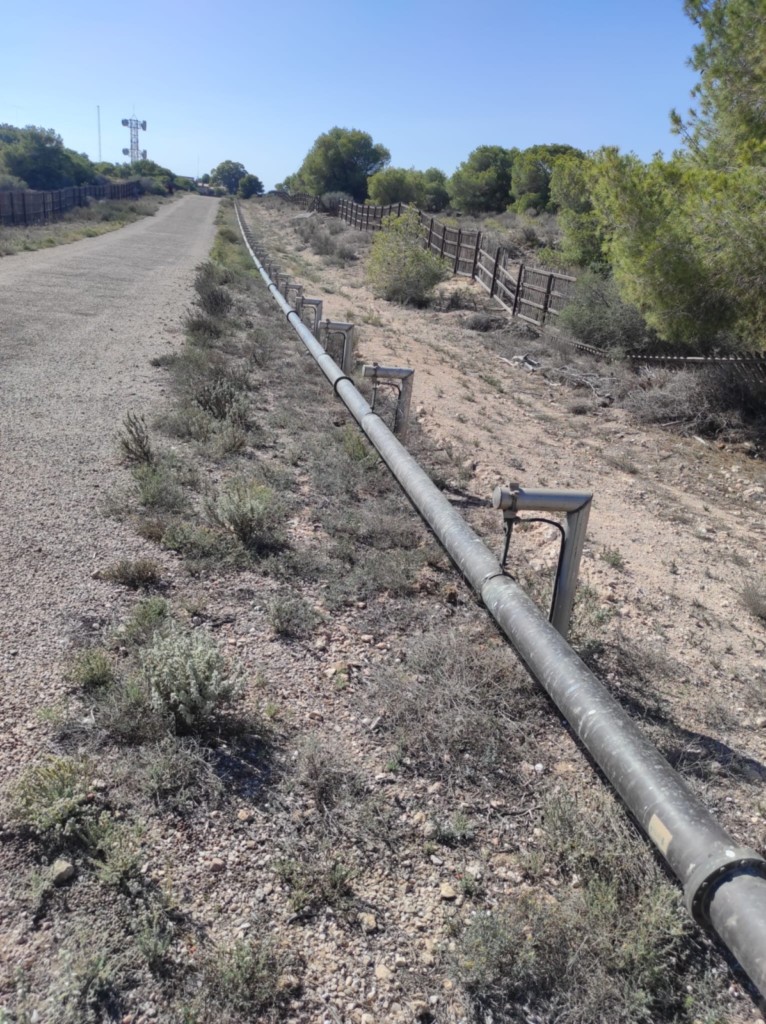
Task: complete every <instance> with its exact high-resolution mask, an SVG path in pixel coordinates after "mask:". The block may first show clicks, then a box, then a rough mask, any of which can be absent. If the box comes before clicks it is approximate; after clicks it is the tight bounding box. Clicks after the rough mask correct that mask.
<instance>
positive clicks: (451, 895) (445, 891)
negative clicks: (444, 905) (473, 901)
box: [439, 882, 457, 900]
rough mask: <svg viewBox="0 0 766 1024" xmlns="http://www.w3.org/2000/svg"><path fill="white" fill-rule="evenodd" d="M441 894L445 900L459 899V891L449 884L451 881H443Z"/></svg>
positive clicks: (440, 887)
mask: <svg viewBox="0 0 766 1024" xmlns="http://www.w3.org/2000/svg"><path fill="white" fill-rule="evenodd" d="M439 896H441V898H442V899H443V900H456V899H457V893H456V892H455V890H454V889H453V888H452V886H451V885H450V884H449V882H442V884H441V885H440V886H439Z"/></svg>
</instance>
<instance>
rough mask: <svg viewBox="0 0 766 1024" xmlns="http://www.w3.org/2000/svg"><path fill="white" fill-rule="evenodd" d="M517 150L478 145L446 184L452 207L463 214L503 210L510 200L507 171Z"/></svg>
mask: <svg viewBox="0 0 766 1024" xmlns="http://www.w3.org/2000/svg"><path fill="white" fill-rule="evenodd" d="M518 154H519V151H518V149H503V147H502V146H478V147H477V148H476V149H474V150H473V152H472V153H470V154H469V156H468V159H467V160H464V161H463V163H462V164H460V166H459V167H458V169H457V170H456V171H455V173H454V174H453V175H452V177H451V178H450V179H449V182H448V183H447V189H448V191H449V197H450V201H451V203H452V205H453V206H455V207H457V209H459V210H464V211H465V212H466V213H490V212H492V211H495V210H504V209H505V208H506V207H507V205H508V202H509V199H510V192H511V171H512V168H513V162H514V160H515V159H516V157H517V156H518Z"/></svg>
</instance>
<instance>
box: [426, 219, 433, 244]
mask: <svg viewBox="0 0 766 1024" xmlns="http://www.w3.org/2000/svg"><path fill="white" fill-rule="evenodd" d="M433 234H434V219H433V217H432V218H431V223H430V224H429V225H428V246H427V248H428V251H429V252H430V251H431V239H432V238H433Z"/></svg>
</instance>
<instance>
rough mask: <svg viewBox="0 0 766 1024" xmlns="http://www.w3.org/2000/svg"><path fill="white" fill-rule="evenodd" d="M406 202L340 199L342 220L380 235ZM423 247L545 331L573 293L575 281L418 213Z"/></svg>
mask: <svg viewBox="0 0 766 1024" xmlns="http://www.w3.org/2000/svg"><path fill="white" fill-rule="evenodd" d="M406 209H407V206H406V205H405V204H404V203H394V204H393V205H391V206H371V205H369V204H365V205H361V204H360V203H353V202H350V201H349V200H346V199H344V200H342V201H341V202H340V203H339V205H338V216H339V217H342V218H343V220H345V221H346V223H347V224H351V225H352V226H353V227H356V228H359V229H360V230H361V231H379V230H380V228H381V227H382V223H383V220H384V218H385V217H389V216H391V215H393V216H396V217H401V215H402V211H403V210H406ZM418 216H419V218H420V226H421V228H422V230H423V238H424V241H425V246H426V248H427V249H430V251H431V252H434V253H436V254H437V255H438V256H440V257H441V258H442V259H445V260H447V261H448V262H449V264H450V266H451V267H452V272H453V274H457V275H458V276H460V277H470V278H471V279H472V280H474V281H477V282H478V283H479V284H480V285H481V286H482V288H484V289H486V291H488V292H489V294H490V295H492V296H493V297H494V298H495V299H497V301H498V302H499V303H500V304H501V305H503V306H505V308H506V309H507V310H508V311H509V312H510V313H512V314H513V315H514V316H518V317H519V318H520V319H522V320H526V321H528V322H529V323H532V324H535V325H536V326H537V327H542V326H543V325H544V324H546V323H547V324H548V325H549V326H552V325H555V322H556V318H557V317H558V315H559V313H560V312H561V310H562V309H563V308H564V306H565V305H566V303H567V301H568V300H569V298H570V296H571V295H572V294H573V291H574V286H575V282H576V278H574V277H568V276H567V275H566V274H556V273H552V272H550V271H548V270H543V269H540V268H539V267H528V266H526V265H525V264H524V263H517V262H514V261H513V260H511V257H510V256H509V254H508V252H507V250H506V249H503V248H502V247H501V248H499V249H495V250H494V251H489V252H488V251H487V250H485V249H484V248H483V247H482V243H483V235H482V233H481V231H464V230H463V229H462V228H451V227H448V226H447V225H446V224H443V223H442V222H441V221H438V220H436V218H435V217H431V216H429V215H428V214H427V213H422V212H421V211H420V210H418Z"/></svg>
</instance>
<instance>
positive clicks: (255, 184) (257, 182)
mask: <svg viewBox="0 0 766 1024" xmlns="http://www.w3.org/2000/svg"><path fill="white" fill-rule="evenodd" d="M237 194H238V195H239V196H240V197H241V198H242V199H249V198H250V196H262V195H263V182H262V181H261V179H260V178H259V177H258V176H257V175H255V174H245V175H244V176H243V177H242V178H240V179H239V186H238V187H237Z"/></svg>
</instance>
